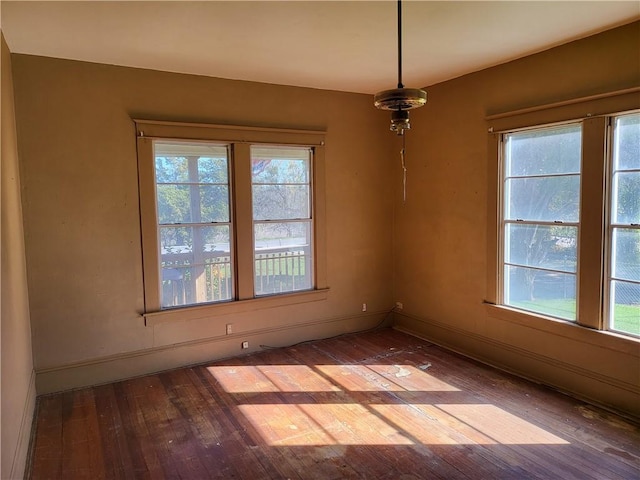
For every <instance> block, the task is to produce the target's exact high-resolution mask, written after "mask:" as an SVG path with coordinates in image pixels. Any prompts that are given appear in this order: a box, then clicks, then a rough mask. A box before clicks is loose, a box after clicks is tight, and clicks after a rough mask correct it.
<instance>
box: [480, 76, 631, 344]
mask: <svg viewBox="0 0 640 480" xmlns="http://www.w3.org/2000/svg"><path fill="white" fill-rule="evenodd" d="M638 93H640V87H634V88H630V89H626V90H621V91H616V92H611V93H604V94H598V95H593V96H591V97H584V98H578V99H572V100H567V101H563V102H558V103H554V104H550V105H544V106H539V107H532V108H525V109H520V110H515V111H510V112H505V113H498V114H493V115H489V116H487V117H486V121H487V127H488V142H487V155H488V157H487V158H488V162H487V166H488V191H487V193H488V195H487V200H488V202H487V277H486V286H487V290H486V297H485V301H484V303H485V304H486V305H487V308H488V310H489V313H490V315H492V316H496V317H498V318H501V319H504V320H507V321H513V322H516V323H519V324H523V325H529V326H531V325H535V326H536V327H537V328H541V329H544V330H554V331H560V330H563V329H565V328H567V327H576V326H578V327H587V328H589V329H593V330H598V331H599V333H606V334H611V335H615V336H619V337H622V338H626V339H636V338H635V337H633V336H629V335H627V334H623V333H620V332H614V331H609V330H607V325H606V317H605V311H604V310H605V309H606V308H607V307H608V306H607V304H606V303H605V302H606V301H607V299H606V298H605V292H606V288H607V285H605V283H606V277H605V275H606V268H607V262H608V257H609V250H610V248H609V244H608V228H609V226H608V212H607V209H608V205H609V203H608V202H609V198H608V197H607V195H608V190H609V187H608V183H607V182H608V181H609V180H608V179H609V163H610V156H611V155H610V154H611V152H610V149H611V146H610V142H609V136H610V119H611V118H612V117H614V116H616V115H618V114H621V113H626V112H631V111H635V110H638V109H640V95H638ZM570 122H582V132H583V133H582V134H583V138H582V164H581V165H582V169H581V189H580V217H579V224H580V229H579V233H578V267H577V272H576V275H577V296H578V298H577V305H576V317H577V318H576V321H575V322H574V321H571V320H563V319H559V318H555V317H550V316H546V315H543V314H538V313H533V312H527V311H524V310H520V309H516V308H513V307H509V306H507V305H504V304H503V301H502V300H503V299H502V284H503V281H504V279H503V272H502V265H503V263H502V258H503V253H504V252H503V250H502V245H501V243H502V242H501V236H502V235H503V229H502V223H501V222H502V202H503V196H504V192H503V191H502V185H501V183H502V181H501V179H502V173H501V172H502V168H503V161H504V159H503V152H502V148H501V138H502V136H503V135H504V134H505V133H508V132H512V131H516V130H523V129H527V128H538V127H543V126H551V125H554V124H563V123H565V124H566V123H570ZM565 326H567V327H565ZM636 340H637V339H636Z"/></svg>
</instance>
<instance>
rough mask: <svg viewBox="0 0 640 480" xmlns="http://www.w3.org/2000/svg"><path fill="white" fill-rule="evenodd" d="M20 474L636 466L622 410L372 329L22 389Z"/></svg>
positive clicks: (465, 472) (639, 442)
mask: <svg viewBox="0 0 640 480" xmlns="http://www.w3.org/2000/svg"><path fill="white" fill-rule="evenodd" d="M31 448H32V452H31V453H32V454H31V459H32V460H31V465H30V472H31V477H30V478H32V479H64V480H75V479H84V478H87V479H92V480H93V479H101V478H104V479H151V480H156V479H158V480H162V479H174V478H175V479H178V478H181V479H194V480H199V479H234V480H236V479H238V480H241V479H244V480H271V479H285V478H288V479H301V480H304V479H319V480H325V479H326V480H340V479H354V480H355V479H373V480H383V479H384V480H387V479H394V480H398V479H400V480H416V479H424V478H429V479H446V480H451V479H465V480H468V479H473V480H476V479H491V480H494V479H517V480H524V479H541V480H544V479H549V478H562V479H563V480H565V479H579V480H589V479H593V480H603V479H606V480H615V479H620V480H622V479H624V480H627V479H634V478H640V428H639V427H638V425H637V424H635V423H632V422H630V421H628V420H626V419H624V418H621V417H619V416H616V415H614V414H611V413H609V412H605V411H603V410H601V409H599V408H597V407H594V406H590V405H587V404H585V403H583V402H579V401H576V400H574V399H572V398H569V397H567V396H564V395H561V394H559V393H557V392H555V391H553V390H550V389H548V388H544V387H542V386H540V385H536V384H533V383H531V382H527V381H524V380H522V379H519V378H517V377H514V376H512V375H508V374H505V373H503V372H499V371H497V370H495V369H492V368H490V367H487V366H485V365H481V364H479V363H477V362H474V361H471V360H469V359H466V358H464V357H461V356H460V355H457V354H454V353H452V352H448V351H446V350H443V349H442V348H440V347H437V346H435V345H433V344H430V343H429V342H425V341H423V340H420V339H417V338H415V337H411V336H409V335H406V334H403V333H400V332H397V331H393V330H391V329H381V330H377V331H373V332H367V333H363V334H358V335H345V336H342V337H337V338H332V339H327V340H321V341H316V342H309V343H303V344H299V345H296V346H292V347H286V348H279V349H265V350H263V351H262V352H258V353H256V354H252V355H247V356H242V357H238V358H234V359H229V360H224V361H218V362H212V363H211V364H209V365H201V366H194V367H190V368H185V369H178V370H173V371H169V372H163V373H159V374H155V375H149V376H147V377H141V378H136V379H131V380H126V381H122V382H117V383H114V384H110V385H103V386H99V387H93V388H87V389H81V390H76V391H72V392H64V393H61V394H57V395H48V396H45V397H41V398H39V399H38V408H37V416H36V419H35V434H34V437H33V438H32V447H31Z"/></svg>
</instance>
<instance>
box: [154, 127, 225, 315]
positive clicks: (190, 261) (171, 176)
mask: <svg viewBox="0 0 640 480" xmlns="http://www.w3.org/2000/svg"><path fill="white" fill-rule="evenodd" d="M153 156H154V163H155V183H156V201H157V207H156V208H157V212H158V215H157V222H158V248H159V256H160V265H159V267H160V269H161V271H162V273H161V275H160V278H161V282H160V298H161V304H162V307H164V308H166V307H176V306H181V305H193V304H197V303H207V302H215V301H222V300H230V299H231V298H233V264H234V262H232V258H233V254H232V248H231V245H232V242H231V228H232V224H231V209H230V202H229V157H228V146H226V145H215V144H207V143H187V142H175V141H172V142H166V141H162V140H158V141H154V142H153Z"/></svg>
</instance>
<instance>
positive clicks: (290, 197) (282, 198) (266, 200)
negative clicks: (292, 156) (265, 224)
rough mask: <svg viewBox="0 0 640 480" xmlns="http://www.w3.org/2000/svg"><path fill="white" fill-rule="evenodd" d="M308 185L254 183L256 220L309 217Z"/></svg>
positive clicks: (254, 212)
mask: <svg viewBox="0 0 640 480" xmlns="http://www.w3.org/2000/svg"><path fill="white" fill-rule="evenodd" d="M310 216H311V215H310V212H309V186H308V185H254V186H253V219H254V220H290V219H298V218H309V217H310Z"/></svg>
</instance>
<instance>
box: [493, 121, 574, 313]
mask: <svg viewBox="0 0 640 480" xmlns="http://www.w3.org/2000/svg"><path fill="white" fill-rule="evenodd" d="M571 125H579V126H580V136H581V138H583V125H582V122H578V121H569V122H555V123H553V124H547V125H537V126H534V127H527V128H520V129H515V130H508V131H505V132H501V134H500V137H499V142H500V146H499V148H500V153H499V155H498V157H499V162H500V163H499V172H500V173H499V175H500V192H501V194H500V206H499V216H500V219H499V225H500V227H499V228H500V236H499V238H498V242H499V245H498V251H499V256H498V259H499V262H500V266H499V270H500V276H499V280H498V288H499V291H498V294H497V298H498V302H499V303H500V304H501V305H505V306H506V307H509V308H513V309H516V310H519V311H524V312H527V313H534V314H539V315H544V314H541V313H539V312H535V311H533V310H528V309H526V308H522V307H516V306H514V305H508V304H506V303H505V301H506V300H505V292H506V286H505V284H506V278H505V271H506V268H505V267H506V266H507V265H510V266H519V267H524V268H536V267H531V266H526V265H515V264H513V263H511V262H508V261H507V259H506V251H507V246H506V244H505V243H506V230H507V226H508V225H523V226H526V225H537V226H553V225H557V224H558V222H557V221H550V220H520V219H507V218H506V217H505V215H506V213H505V210H506V203H507V202H506V192H505V191H504V188H503V186H504V185H506V183H507V180H508V179H514V178H548V177H553V176H558V174H543V175H522V176H514V175H510V176H507V174H506V158H505V157H506V155H505V151H506V145H507V140H506V137H507V136H509V135H513V134H518V133H524V132H533V131H541V130H546V129H549V130H551V129H554V128H556V127H563V126H571ZM581 150H582V145H581ZM562 175H563V176H569V175H571V176H578V179H579V182H578V184H579V190H578V197H579V199H578V201H579V204H578V211H579V212H580V213H579V215H578V219H577V221H575V222H573V221H571V222H570V221H566V222H565V221H562V222H559V225H561V226H566V227H573V228H575V229H576V232H577V243H578V245H577V258H576V271H575V273H573V272H562V271H560V270H557V271H556V270H548V271H556V272H557V273H566V274H571V275H574V277H575V279H576V287H575V288H576V299H578V298H579V285H578V278H579V271H580V254H579V251H580V249H579V243H580V242H579V238H580V231H581V229H582V224H581V221H582V218H581V216H582V209H581V208H580V206H581V198H580V196H581V191H582V188H581V185H582V151H581V158H580V169H579V171H578V172H577V173H570V174H562ZM542 270H545V269H542ZM578 306H579V305H578V302H576V319H577V317H578ZM549 316H550V317H552V318H554V319H558V320H563V321H570V322H575V320H572V319H566V318H561V317H559V316H553V315H549Z"/></svg>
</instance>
